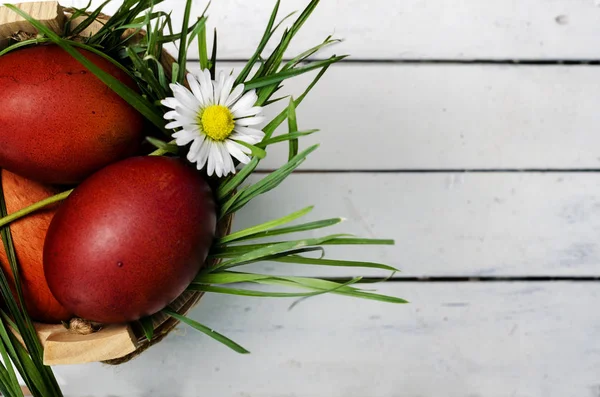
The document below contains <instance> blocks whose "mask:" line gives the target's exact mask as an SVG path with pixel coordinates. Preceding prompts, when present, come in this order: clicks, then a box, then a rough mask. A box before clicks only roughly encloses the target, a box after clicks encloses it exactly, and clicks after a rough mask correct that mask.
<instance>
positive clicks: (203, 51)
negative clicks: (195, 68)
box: [198, 23, 210, 70]
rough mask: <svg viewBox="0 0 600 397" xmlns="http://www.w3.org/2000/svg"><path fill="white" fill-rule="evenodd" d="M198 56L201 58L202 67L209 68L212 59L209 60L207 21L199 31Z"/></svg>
mask: <svg viewBox="0 0 600 397" xmlns="http://www.w3.org/2000/svg"><path fill="white" fill-rule="evenodd" d="M198 56H199V58H200V69H201V70H204V69H208V68H209V67H210V64H209V62H210V61H209V60H208V44H207V43H206V23H205V24H204V25H203V26H202V29H200V31H199V32H198Z"/></svg>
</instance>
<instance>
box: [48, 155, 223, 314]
mask: <svg viewBox="0 0 600 397" xmlns="http://www.w3.org/2000/svg"><path fill="white" fill-rule="evenodd" d="M215 229H216V206H215V201H214V199H213V193H212V190H211V189H210V187H209V185H208V184H207V183H206V181H205V180H204V179H203V178H202V176H201V175H200V174H198V173H197V172H196V171H195V170H194V169H193V168H191V167H189V166H188V165H186V164H184V163H183V162H181V161H180V160H178V159H173V158H165V157H152V156H150V157H134V158H130V159H127V160H123V161H121V162H118V163H115V164H112V165H110V166H108V167H106V168H104V169H102V170H100V171H99V172H97V173H95V174H94V175H92V176H91V177H90V178H88V179H86V180H85V181H84V182H83V183H82V184H81V185H80V186H78V187H77V188H76V189H75V191H74V192H73V193H72V194H71V196H70V197H69V198H68V199H67V200H66V201H65V202H64V203H63V205H61V207H60V208H59V210H58V211H57V213H56V215H55V217H54V219H53V220H52V223H51V224H50V228H49V230H48V234H47V236H46V243H45V246H44V269H45V274H46V278H47V280H48V284H49V285H50V289H51V290H52V292H53V293H54V295H55V296H56V298H57V299H58V300H59V302H61V303H62V304H63V305H64V306H65V307H66V308H68V309H69V310H71V311H73V313H75V314H76V315H78V316H80V317H82V318H84V319H87V320H92V321H98V322H102V323H120V322H127V321H134V320H137V319H139V318H141V317H144V316H148V315H151V314H154V313H156V312H158V311H159V310H161V309H163V308H164V307H165V306H167V305H168V304H169V303H171V302H172V301H173V300H174V299H175V298H177V297H178V296H179V295H180V294H181V293H182V292H183V291H184V290H185V289H186V287H188V286H189V284H190V283H191V281H192V280H193V278H194V277H195V276H196V274H197V273H198V271H199V270H200V268H201V266H202V264H203V263H204V261H205V260H206V257H207V255H208V252H209V249H210V246H211V244H212V242H213V239H214V236H215Z"/></svg>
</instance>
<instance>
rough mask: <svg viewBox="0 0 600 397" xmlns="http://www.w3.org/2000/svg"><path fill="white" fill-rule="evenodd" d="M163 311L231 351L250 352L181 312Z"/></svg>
mask: <svg viewBox="0 0 600 397" xmlns="http://www.w3.org/2000/svg"><path fill="white" fill-rule="evenodd" d="M163 312H164V313H165V314H168V315H169V316H171V317H173V318H175V319H177V320H179V321H181V322H182V323H185V324H187V325H189V326H190V327H192V328H195V329H197V330H198V331H200V332H203V333H204V334H206V335H208V336H210V337H211V338H213V339H214V340H216V341H218V342H221V343H222V344H224V345H225V346H227V347H229V348H230V349H232V350H233V351H235V352H237V353H241V354H248V353H250V352H249V351H248V350H246V349H245V348H243V347H242V346H240V345H238V344H237V343H235V342H234V341H232V340H231V339H229V338H227V337H226V336H224V335H221V334H220V333H218V332H217V331H215V330H213V329H210V328H208V327H207V326H205V325H202V324H200V323H199V322H197V321H194V320H192V319H190V318H188V317H185V316H182V315H181V314H179V313H177V312H174V311H173V310H171V309H163Z"/></svg>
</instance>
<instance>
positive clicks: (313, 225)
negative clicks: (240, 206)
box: [236, 218, 343, 242]
mask: <svg viewBox="0 0 600 397" xmlns="http://www.w3.org/2000/svg"><path fill="white" fill-rule="evenodd" d="M342 221H343V219H342V218H331V219H323V220H320V221H314V222H307V223H302V224H299V225H294V226H289V227H282V228H278V229H271V230H266V231H264V232H261V233H255V234H252V235H248V236H247V237H242V238H238V239H236V242H240V241H246V240H257V239H261V238H266V237H273V236H279V235H282V234H289V233H298V232H306V231H309V230H316V229H321V228H324V227H329V226H333V225H337V224H338V223H340V222H342Z"/></svg>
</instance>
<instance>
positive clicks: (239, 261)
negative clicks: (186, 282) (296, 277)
mask: <svg viewBox="0 0 600 397" xmlns="http://www.w3.org/2000/svg"><path fill="white" fill-rule="evenodd" d="M339 236H341V235H339V234H332V235H330V236H325V237H320V238H311V239H304V240H293V241H285V242H282V243H275V244H269V245H266V246H264V247H260V248H257V249H255V250H252V251H250V252H247V253H244V254H241V255H239V256H238V257H236V258H233V259H229V260H226V261H223V262H221V263H220V264H218V265H216V266H214V267H212V268H211V269H210V270H211V271H214V270H215V269H228V268H231V267H234V266H241V265H245V264H248V263H252V262H256V261H260V260H264V258H268V257H271V256H273V255H277V254H281V253H283V252H287V251H290V250H296V249H299V248H304V247H311V246H318V245H321V244H323V243H324V242H326V241H327V240H331V239H335V238H338V237H339Z"/></svg>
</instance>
